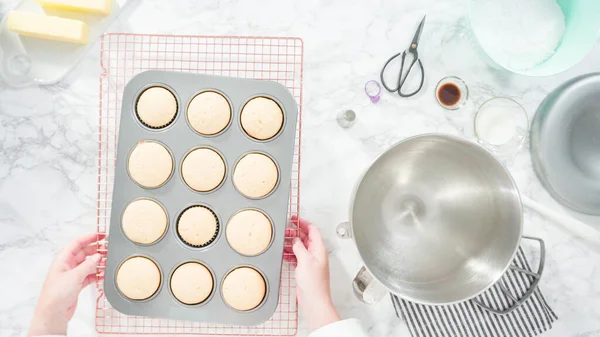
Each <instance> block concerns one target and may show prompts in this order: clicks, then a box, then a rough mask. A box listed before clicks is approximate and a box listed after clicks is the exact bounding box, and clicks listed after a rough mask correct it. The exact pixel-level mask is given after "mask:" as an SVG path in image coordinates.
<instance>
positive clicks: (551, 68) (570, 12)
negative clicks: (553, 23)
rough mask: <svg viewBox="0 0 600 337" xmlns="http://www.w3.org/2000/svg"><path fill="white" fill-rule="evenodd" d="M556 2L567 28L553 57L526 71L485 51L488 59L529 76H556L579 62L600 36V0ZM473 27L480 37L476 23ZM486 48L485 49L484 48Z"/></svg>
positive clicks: (472, 0)
mask: <svg viewBox="0 0 600 337" xmlns="http://www.w3.org/2000/svg"><path fill="white" fill-rule="evenodd" d="M475 1H477V0H471V2H470V3H471V6H470V9H469V17H470V18H472V15H473V10H472V9H473V6H472V4H473V3H474V2H475ZM556 2H557V3H558V5H559V6H560V7H561V9H562V11H563V13H564V14H565V21H566V22H565V24H566V28H565V34H564V35H563V38H562V41H561V43H560V44H559V46H558V48H557V49H556V52H555V53H554V55H552V57H550V58H549V59H547V60H546V61H544V62H542V63H540V64H538V65H537V66H535V67H533V68H531V69H527V70H516V69H511V68H509V67H506V66H505V65H503V64H501V63H499V62H498V61H496V60H494V59H493V58H492V57H491V56H490V55H489V54H487V53H486V55H487V57H488V59H489V60H491V61H492V62H493V63H495V64H496V65H498V66H500V67H501V68H503V69H506V70H509V71H511V72H513V73H517V74H521V75H526V76H550V75H555V74H558V73H561V72H563V71H565V70H567V69H570V68H571V67H573V66H574V65H576V64H577V63H579V61H581V60H582V59H583V58H584V57H585V56H586V55H587V54H588V53H589V52H590V50H592V48H593V47H594V45H595V44H596V41H597V40H598V36H599V35H600V0H557V1H556ZM470 21H471V22H473V21H472V20H470ZM471 30H472V31H473V35H474V38H475V40H477V34H476V33H475V31H474V30H475V28H474V27H473V25H471ZM479 45H480V46H481V44H479ZM481 49H483V47H481ZM483 51H484V53H485V52H486V51H485V49H483Z"/></svg>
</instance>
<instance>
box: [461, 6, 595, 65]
mask: <svg viewBox="0 0 600 337" xmlns="http://www.w3.org/2000/svg"><path fill="white" fill-rule="evenodd" d="M475 1H480V0H469V16H468V19H469V29H470V30H471V34H472V35H473V38H474V39H475V41H476V42H477V47H478V48H479V49H480V50H481V51H482V52H483V53H484V54H485V57H486V58H487V59H488V60H490V61H492V62H493V63H494V64H495V65H497V66H498V67H500V68H502V69H505V70H508V71H510V72H512V73H515V74H519V75H523V76H528V77H549V76H554V75H558V74H560V73H563V72H565V71H567V70H569V69H571V68H573V67H574V66H576V65H577V64H578V63H579V62H581V61H582V60H583V59H584V58H585V57H586V56H587V55H589V53H590V51H592V49H594V47H595V46H596V44H597V43H598V38H599V37H600V27H598V31H597V32H596V42H595V43H593V44H591V45H590V46H589V47H587V48H586V49H585V50H584V52H583V53H582V56H581V58H579V59H578V60H576V61H575V62H574V63H573V64H571V65H569V66H568V67H566V68H564V69H560V70H556V71H553V72H550V73H548V74H543V75H534V74H529V73H528V72H529V70H525V71H522V70H515V69H511V68H508V67H506V66H504V65H502V64H501V63H500V62H498V61H496V60H495V59H494V58H493V57H492V56H490V54H488V52H487V51H486V50H485V49H484V48H483V46H482V45H481V43H480V42H479V39H478V38H477V34H475V29H473V20H472V19H471V18H472V17H473V3H475ZM531 69H535V68H531ZM531 69H530V70H531Z"/></svg>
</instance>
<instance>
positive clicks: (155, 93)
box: [135, 87, 177, 128]
mask: <svg viewBox="0 0 600 337" xmlns="http://www.w3.org/2000/svg"><path fill="white" fill-rule="evenodd" d="M135 110H136V113H137V116H138V118H139V119H140V120H141V121H142V123H144V124H146V125H147V126H149V127H152V128H162V127H165V126H167V125H169V124H171V122H172V121H173V120H174V119H175V115H176V114H177V100H176V99H175V96H174V95H173V94H172V93H171V92H170V91H169V90H168V89H166V88H163V87H152V88H148V89H146V90H145V91H144V92H142V94H141V95H140V97H139V98H138V101H137V104H136V107H135Z"/></svg>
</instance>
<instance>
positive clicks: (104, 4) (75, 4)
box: [36, 0, 112, 15]
mask: <svg viewBox="0 0 600 337" xmlns="http://www.w3.org/2000/svg"><path fill="white" fill-rule="evenodd" d="M36 2H37V3H38V4H39V5H40V6H42V7H48V8H56V9H64V10H68V11H76V12H85V13H96V14H104V15H108V14H109V13H110V7H111V5H112V1H111V0H36Z"/></svg>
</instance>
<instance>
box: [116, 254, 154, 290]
mask: <svg viewBox="0 0 600 337" xmlns="http://www.w3.org/2000/svg"><path fill="white" fill-rule="evenodd" d="M159 286H160V271H159V270H158V266H157V265H156V264H155V263H154V262H153V261H152V260H150V259H148V258H145V257H142V256H135V257H132V258H129V259H127V260H126V261H125V262H123V264H121V266H120V267H119V270H117V288H119V290H120V291H121V293H123V295H125V296H126V297H127V298H129V299H132V300H145V299H147V298H150V297H152V295H154V293H155V292H156V291H157V290H158V287H159Z"/></svg>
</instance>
